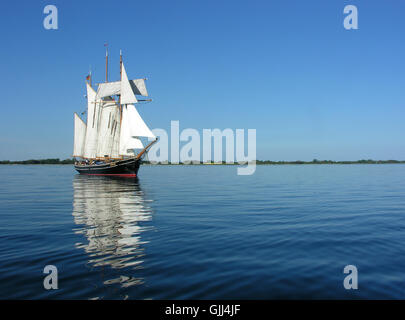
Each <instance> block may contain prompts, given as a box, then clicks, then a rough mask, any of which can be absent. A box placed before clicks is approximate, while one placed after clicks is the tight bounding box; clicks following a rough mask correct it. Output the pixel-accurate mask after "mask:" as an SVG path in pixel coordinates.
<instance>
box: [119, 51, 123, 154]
mask: <svg viewBox="0 0 405 320" xmlns="http://www.w3.org/2000/svg"><path fill="white" fill-rule="evenodd" d="M120 81H122V50H121V49H120ZM118 105H119V108H120V132H121V125H122V106H121V95H119V97H118ZM121 158H123V157H121Z"/></svg>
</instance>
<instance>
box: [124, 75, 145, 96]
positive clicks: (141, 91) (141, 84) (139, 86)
mask: <svg viewBox="0 0 405 320" xmlns="http://www.w3.org/2000/svg"><path fill="white" fill-rule="evenodd" d="M129 82H130V84H131V88H132V90H133V91H134V93H135V94H137V95H140V96H145V97H147V96H148V90H146V85H145V79H134V80H129Z"/></svg>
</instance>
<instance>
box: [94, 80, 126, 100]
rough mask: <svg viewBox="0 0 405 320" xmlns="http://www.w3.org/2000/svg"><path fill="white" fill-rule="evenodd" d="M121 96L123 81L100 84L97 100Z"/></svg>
mask: <svg viewBox="0 0 405 320" xmlns="http://www.w3.org/2000/svg"><path fill="white" fill-rule="evenodd" d="M119 94H121V81H114V82H105V83H100V84H99V85H98V88H97V99H101V98H105V97H109V96H115V95H119Z"/></svg>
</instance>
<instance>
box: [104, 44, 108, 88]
mask: <svg viewBox="0 0 405 320" xmlns="http://www.w3.org/2000/svg"><path fill="white" fill-rule="evenodd" d="M104 46H105V82H108V43H106V44H105V45H104Z"/></svg>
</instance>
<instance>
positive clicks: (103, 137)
mask: <svg viewBox="0 0 405 320" xmlns="http://www.w3.org/2000/svg"><path fill="white" fill-rule="evenodd" d="M100 114H101V115H100V121H99V128H98V138H97V152H96V156H97V157H105V156H108V157H110V158H118V157H119V155H118V150H117V149H116V148H114V137H115V136H116V134H117V128H118V127H119V125H120V111H119V108H118V105H117V104H116V103H115V101H111V100H110V101H106V102H103V103H102V104H101V110H100Z"/></svg>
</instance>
